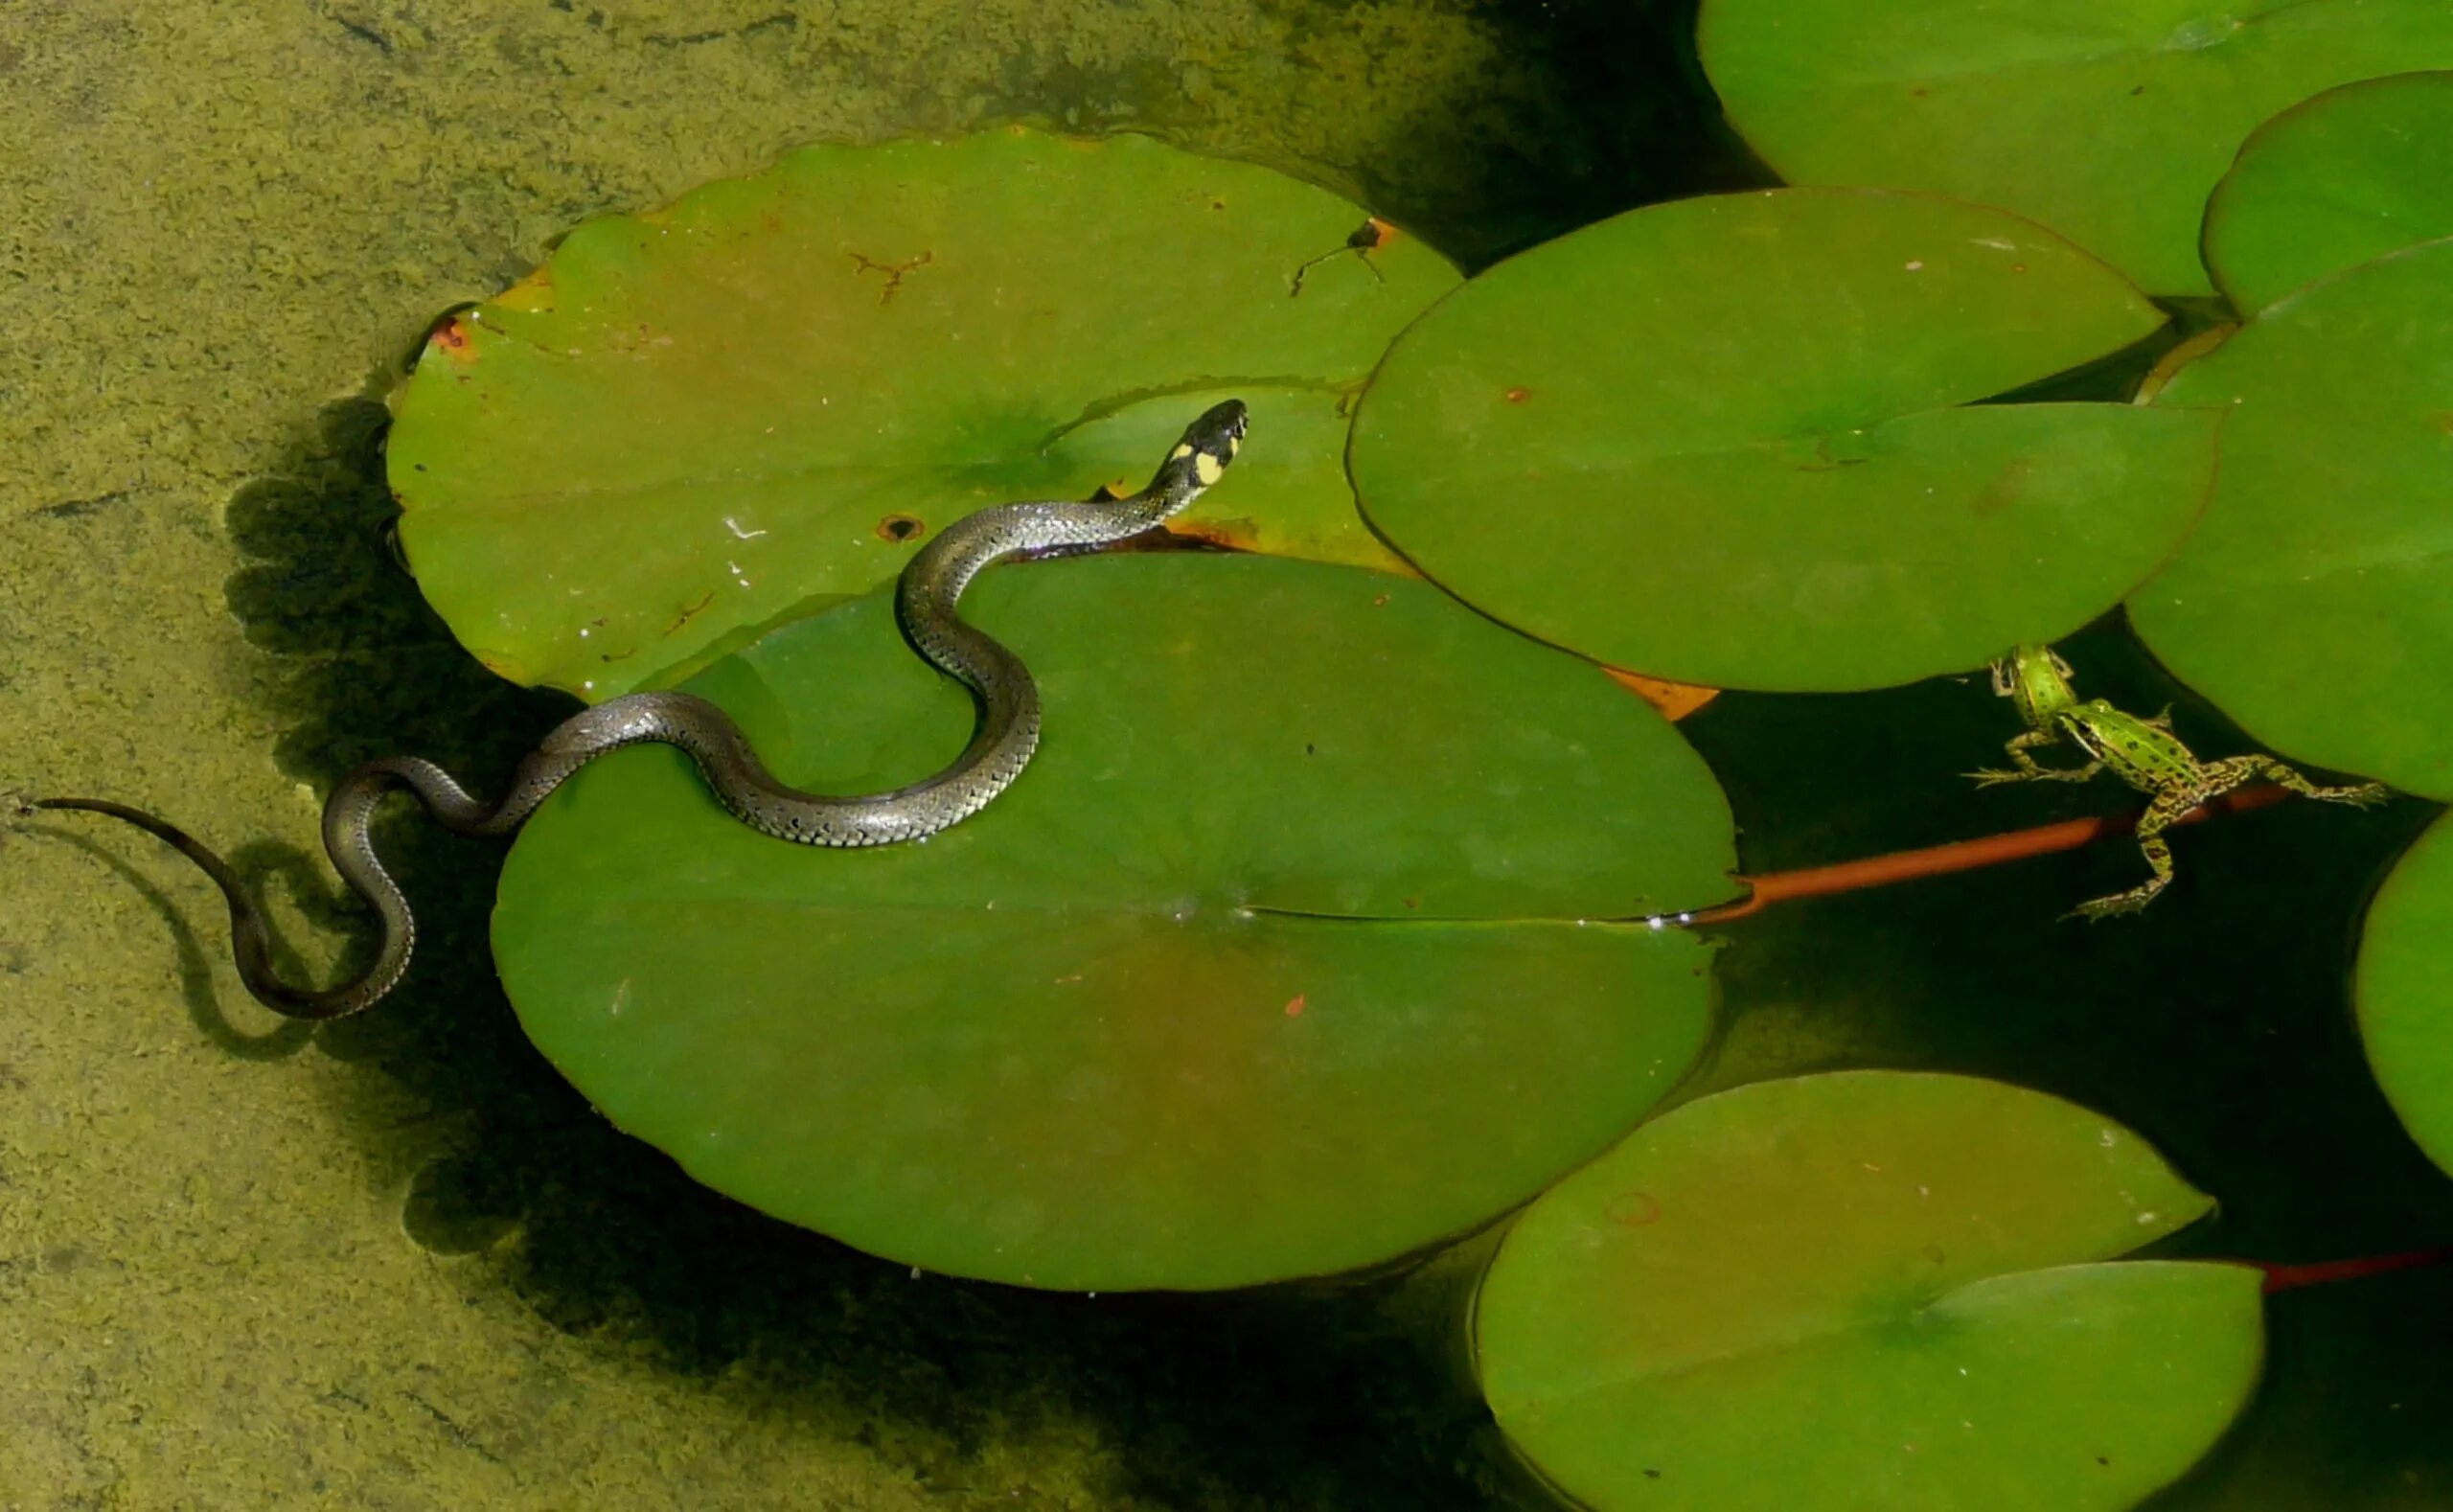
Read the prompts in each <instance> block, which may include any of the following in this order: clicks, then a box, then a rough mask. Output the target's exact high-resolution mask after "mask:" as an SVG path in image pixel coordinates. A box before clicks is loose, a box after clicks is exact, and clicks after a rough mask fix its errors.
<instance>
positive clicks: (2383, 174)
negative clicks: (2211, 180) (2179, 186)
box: [2206, 74, 2453, 310]
mask: <svg viewBox="0 0 2453 1512" xmlns="http://www.w3.org/2000/svg"><path fill="white" fill-rule="evenodd" d="M2448 236H2453V74H2400V75H2396V76H2393V77H2391V78H2386V79H2372V80H2366V81H2364V82H2361V83H2356V84H2346V85H2344V86H2343V87H2342V88H2340V89H2329V90H2327V91H2326V92H2325V93H2324V94H2322V95H2319V96H2318V97H2317V98H2315V99H2314V100H2310V101H2306V102H2304V103H2301V104H2298V105H2294V106H2293V107H2292V108H2290V109H2288V110H2286V111H2284V112H2282V114H2281V115H2279V116H2276V117H2275V118H2274V119H2273V120H2271V121H2269V122H2267V123H2266V124H2265V125H2263V126H2259V127H2258V129H2257V131H2256V133H2255V134H2253V135H2252V136H2251V137H2250V138H2249V140H2248V142H2247V144H2246V145H2245V146H2243V147H2242V148H2241V149H2240V160H2239V161H2238V162H2237V163H2235V164H2234V165H2232V172H2229V173H2227V174H2225V175H2224V178H2223V182H2222V183H2221V184H2219V185H2217V186H2215V190H2214V197H2213V198H2212V199H2211V200H2210V201H2208V203H2207V207H2206V265H2207V267H2208V268H2209V269H2211V270H2212V272H2213V274H2214V281H2215V282H2216V283H2217V284H2219V285H2221V286H2222V288H2223V292H2224V293H2225V294H2226V295H2228V296H2230V298H2231V300H2232V303H2233V305H2234V306H2235V307H2236V308H2238V309H2243V310H2256V309H2263V308H2264V307H2265V306H2267V305H2270V304H2273V303H2274V302H2275V301H2276V300H2278V299H2281V297H2282V296H2283V295H2285V294H2287V293H2289V292H2291V291H2292V290H2293V289H2295V288H2298V287H2299V286H2301V285H2303V284H2305V283H2309V282H2310V281H2312V280H2315V279H2318V278H2322V277H2324V276H2325V275H2326V274H2327V273H2337V272H2340V271H2341V270H2343V269H2344V268H2347V267H2356V266H2357V265H2358V264H2360V263H2365V262H2367V261H2368V260H2369V259H2371V258H2375V257H2382V256H2384V255H2385V254H2386V253H2388V252H2395V251H2398V250H2400V249H2401V248H2403V247H2406V246H2414V245H2417V244H2418V243H2419V242H2421V241H2438V240H2440V239H2442V238H2444V237H2448Z"/></svg>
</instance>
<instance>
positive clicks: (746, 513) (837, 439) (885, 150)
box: [388, 130, 1456, 699]
mask: <svg viewBox="0 0 2453 1512" xmlns="http://www.w3.org/2000/svg"><path fill="white" fill-rule="evenodd" d="M1365 224H1366V218H1365V217H1364V213H1363V212H1362V211H1361V210H1359V209H1357V208H1356V207H1355V206H1354V205H1352V204H1350V203H1348V202H1347V201H1345V200H1342V199H1340V198H1338V197H1337V196H1336V195H1331V194H1328V193H1327V192H1325V191H1323V190H1319V189H1316V188H1313V187H1311V186H1310V185H1307V184H1302V183H1299V182H1297V181H1295V180H1294V179H1291V178H1287V177H1285V176H1284V175H1282V174H1279V173H1275V172H1271V171H1270V170H1267V169H1264V168H1260V167H1256V166H1254V165H1251V164H1246V163H1230V162H1225V161H1221V160H1218V159H1214V158H1206V157H1199V156H1195V155H1193V154H1191V153H1187V152H1181V151H1178V150H1176V149H1171V148H1168V147H1165V146H1162V145H1160V144H1159V143H1158V142H1155V141H1152V140H1149V139H1147V138H1142V137H1116V138H1112V139H1107V140H1102V141H1096V142H1084V141H1072V140H1066V139H1061V138H1055V137H1049V136H1045V135H1041V134H1039V133H1035V132H1029V131H1022V130H1005V131H996V132H991V133H987V134H984V135H980V136H974V137H971V138H968V139H965V140H962V141H957V142H950V143H937V142H906V143H899V144H892V145H888V146H883V147H868V148H854V147H819V148H811V149H805V150H802V151H798V152H794V153H792V154H791V155H790V156H788V157H786V158H784V159H783V160H782V161H781V162H780V163H778V164H777V165H776V166H775V167H774V168H772V169H770V170H768V172H763V173H760V174H757V175H755V176H753V177H748V178H741V179H729V180H724V181H722V182H719V183H714V184H709V185H706V186H704V187H702V188H700V189H699V190H696V191H694V192H692V193H691V194H689V195H684V196H682V198H681V199H679V200H677V201H676V202H675V203H674V204H672V205H671V206H668V207H666V208H665V209H663V210H659V211H654V212H651V213H648V214H645V215H639V216H616V217H608V218H604V219H600V220H592V221H588V222H586V223H585V224H583V225H581V226H579V227H578V228H576V229H575V230H573V231H572V232H571V233H570V235H569V236H568V237H567V238H566V239H565V240H564V241H562V245H561V246H560V247H559V248H557V249H556V250H555V252H554V254H553V256H552V258H551V259H550V260H549V261H547V262H546V263H545V264H544V265H543V266H542V267H540V268H539V269H538V270H537V272H535V273H534V274H532V275H531V276H530V277H529V278H527V279H526V280H524V281H522V282H521V283H519V284H518V285H516V286H513V287H512V288H510V289H509V290H507V291H505V292H504V293H503V294H501V295H499V296H498V297H496V298H495V299H493V300H492V301H489V302H488V303H486V304H483V305H480V306H477V307H476V308H474V309H470V310H469V311H467V312H465V313H464V314H462V315H459V316H457V317H455V318H453V319H452V320H450V321H447V322H446V323H445V324H444V325H443V326H441V327H440V328H439V329H438V330H437V331H436V332H435V333H434V335H433V336H432V337H431V338H430V339H429V340H428V342H427V344H426V347H425V349H424V353H423V354H422V355H421V357H420V360H419V363H418V367H417V371H416V373H415V374H414V375H413V376H412V377H411V378H410V379H409V381H408V382H407V383H406V384H404V385H403V386H402V387H401V390H400V391H399V393H398V394H397V395H396V396H395V399H394V409H395V412H396V420H395V423H394V425H393V428H392V434H391V440H390V446H389V452H388V457H389V472H390V478H391V482H392V487H393V489H394V491H395V493H398V495H399V496H400V499H401V526H400V537H401V545H402V547H403V548H404V549H405V551H406V552H407V555H408V557H409V560H410V561H411V563H412V564H413V565H414V567H415V569H416V571H417V575H418V580H419V584H420V585H421V587H422V588H423V589H424V592H425V594H426V596H427V598H428V599H429V600H430V601H431V602H432V603H433V604H434V606H435V607H436V608H437V610H439V611H440V612H441V614H442V615H443V618H444V619H445V621H446V622H447V623H448V624H449V625H450V626H451V629H452V631H453V633H454V634H456V635H457V636H459V638H460V640H461V642H462V643H463V644H464V645H466V646H468V647H469V648H470V651H472V652H474V653H476V654H477V655H478V656H479V657H480V658H481V659H483V660H484V661H485V662H486V663H487V665H489V666H491V667H493V669H494V670H495V671H497V672H499V673H501V674H502V675H503V676H508V677H511V678H513V679H514V680H516V681H520V682H544V683H552V684H555V685H557V686H560V687H562V688H566V689H568V690H570V691H572V692H575V693H578V694H580V695H581V696H582V697H584V698H587V699H604V698H609V697H611V696H613V695H616V694H620V693H625V692H629V691H630V690H632V689H635V688H638V687H643V686H649V685H653V684H655V683H657V682H660V681H669V680H672V678H673V677H674V676H678V675H679V673H680V671H682V670H684V669H685V668H686V667H687V666H688V665H689V664H690V663H691V662H692V661H693V660H694V659H699V658H703V656H704V655H705V654H707V653H709V651H710V649H711V648H714V647H716V646H718V645H720V644H722V643H724V642H725V641H727V639H728V638H732V637H737V636H738V635H740V634H741V633H743V632H744V631H745V630H755V629H757V628H759V627H763V626H765V625H767V624H769V623H772V622H774V621H776V620H778V619H779V618H781V617H784V616H787V615H791V614H795V613H802V612H808V611H810V610H812V609H814V608H816V607H823V606H824V605H825V604H827V603H829V602H833V601H836V600H839V599H842V598H845V597H849V596H852V595H857V594H860V593H863V592H866V591H867V590H868V589H870V588H872V587H874V586H876V585H877V584H881V583H883V582H886V581H888V580H890V579H891V578H892V577H893V576H894V575H895V574H896V573H897V572H899V571H900V570H901V569H902V566H903V563H904V562H905V561H906V560H907V559H908V558H909V556H910V555H911V553H912V552H913V551H914V550H916V549H917V546H918V543H919V542H920V541H921V540H922V539H924V538H926V537H927V536H928V534H929V533H930V532H932V531H934V530H936V529H939V528H941V527H942V526H944V525H945V524H946V523H947V522H948V521H950V520H951V519H953V518H955V517H957V516H959V515H965V514H968V513H970V512H971V511H973V510H974V509H976V508H979V507H981V506H983V505H987V504H993V503H997V502H999V501H1002V500H1007V499H1016V498H1051V497H1053V498H1081V497H1087V496H1089V494H1090V493H1091V492H1092V491H1093V490H1095V489H1096V488H1098V487H1099V486H1100V485H1102V484H1121V485H1122V487H1123V489H1124V491H1127V492H1130V491H1132V490H1136V489H1138V488H1140V487H1141V486H1142V485H1143V484H1145V483H1146V482H1148V481H1149V477H1150V474H1151V473H1152V472H1153V471H1154V470H1156V468H1157V467H1158V461H1159V459H1160V458H1161V457H1162V456H1163V455H1164V454H1165V451H1166V447H1168V445H1169V444H1170V443H1172V442H1173V440H1174V439H1175V437H1176V435H1177V434H1178V433H1179V432H1180V431H1181V429H1182V427H1183V425H1184V424H1185V423H1186V422H1187V421H1189V420H1190V419H1191V418H1192V417H1193V416H1194V415H1196V414H1198V413H1200V411H1201V409H1202V408H1203V407H1204V404H1205V403H1207V402H1209V401H1212V400H1215V399H1217V398H1221V397H1225V392H1226V391H1231V392H1232V393H1233V394H1235V395H1237V396H1240V397H1241V398H1243V399H1245V400H1246V401H1248V402H1249V403H1250V405H1251V406H1252V410H1253V417H1254V435H1255V445H1254V446H1253V447H1251V448H1250V450H1249V453H1248V455H1247V456H1246V458H1245V460H1244V461H1243V462H1241V463H1240V464H1239V465H1238V466H1237V468H1236V470H1235V479H1236V489H1235V493H1234V500H1233V503H1232V505H1231V508H1229V510H1228V512H1227V514H1226V515H1213V516H1212V518H1213V519H1252V520H1260V521H1270V522H1272V523H1270V524H1266V525H1252V526H1249V528H1248V529H1247V531H1246V534H1248V535H1249V536H1251V537H1252V538H1254V540H1255V542H1256V543H1258V544H1262V545H1264V546H1266V547H1269V548H1270V549H1276V550H1285V551H1291V552H1295V553H1299V554H1303V555H1309V556H1314V557H1318V558H1321V559H1324V560H1330V561H1353V562H1360V563H1364V564H1373V563H1378V562H1383V561H1386V560H1387V558H1386V555H1385V552H1384V551H1383V549H1382V548H1381V547H1380V546H1379V544H1378V543H1377V542H1375V541H1373V540H1372V539H1371V538H1370V535H1369V533H1368V532H1367V531H1366V530H1365V529H1364V527H1363V525H1362V524H1361V522H1360V520H1359V519H1358V518H1356V517H1355V515H1354V514H1353V501H1352V495H1351V494H1350V493H1348V492H1347V490H1346V488H1345V486H1344V484H1343V481H1342V479H1341V474H1340V470H1339V463H1340V450H1341V446H1342V442H1343V427H1342V425H1341V424H1339V419H1340V416H1341V404H1342V403H1343V402H1344V401H1345V400H1346V399H1347V397H1348V396H1349V394H1350V391H1351V390H1352V389H1353V388H1354V387H1356V386H1357V385H1358V384H1360V382H1361V381H1362V380H1363V378H1364V376H1365V375H1366V374H1367V373H1368V372H1369V371H1370V368H1371V365H1372V363H1373V362H1375V361H1376V360H1377V359H1378V358H1379V356H1380V354H1381V352H1382V351H1383V350H1384V349H1385V348H1386V346H1387V342H1388V339H1389V337H1390V336H1391V335H1393V334H1394V333H1395V332H1396V331H1397V330H1398V329H1399V328H1400V327H1402V326H1403V325H1404V324H1405V323H1406V322H1407V321H1408V320H1410V319H1411V318H1412V317H1413V315H1414V314H1415V313H1416V312H1418V311H1419V310H1420V309H1422V308H1423V307H1424V306H1425V305H1426V304H1428V303H1429V302H1430V301H1431V300H1433V298H1435V297H1437V296H1438V295H1439V294H1440V293H1442V292H1444V291H1445V290H1446V289H1448V288H1449V287H1451V286H1454V285H1455V283H1456V273H1455V271H1454V269H1452V268H1451V267H1450V266H1449V264H1448V263H1446V262H1445V261H1443V260H1442V259H1441V258H1440V257H1439V256H1438V255H1437V254H1435V253H1433V252H1432V251H1430V250H1429V249H1428V248H1426V247H1425V246H1423V244H1422V243H1421V242H1419V241H1414V240H1412V239H1410V238H1408V237H1405V236H1402V235H1397V234H1394V233H1393V232H1389V231H1388V230H1387V228H1385V227H1380V226H1378V224H1377V223H1376V222H1371V223H1369V224H1370V225H1371V226H1372V228H1373V229H1372V240H1374V241H1375V242H1376V244H1373V245H1369V246H1362V245H1349V244H1348V242H1349V239H1350V238H1352V237H1353V236H1354V233H1355V231H1356V228H1357V227H1358V226H1363V225H1365Z"/></svg>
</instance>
